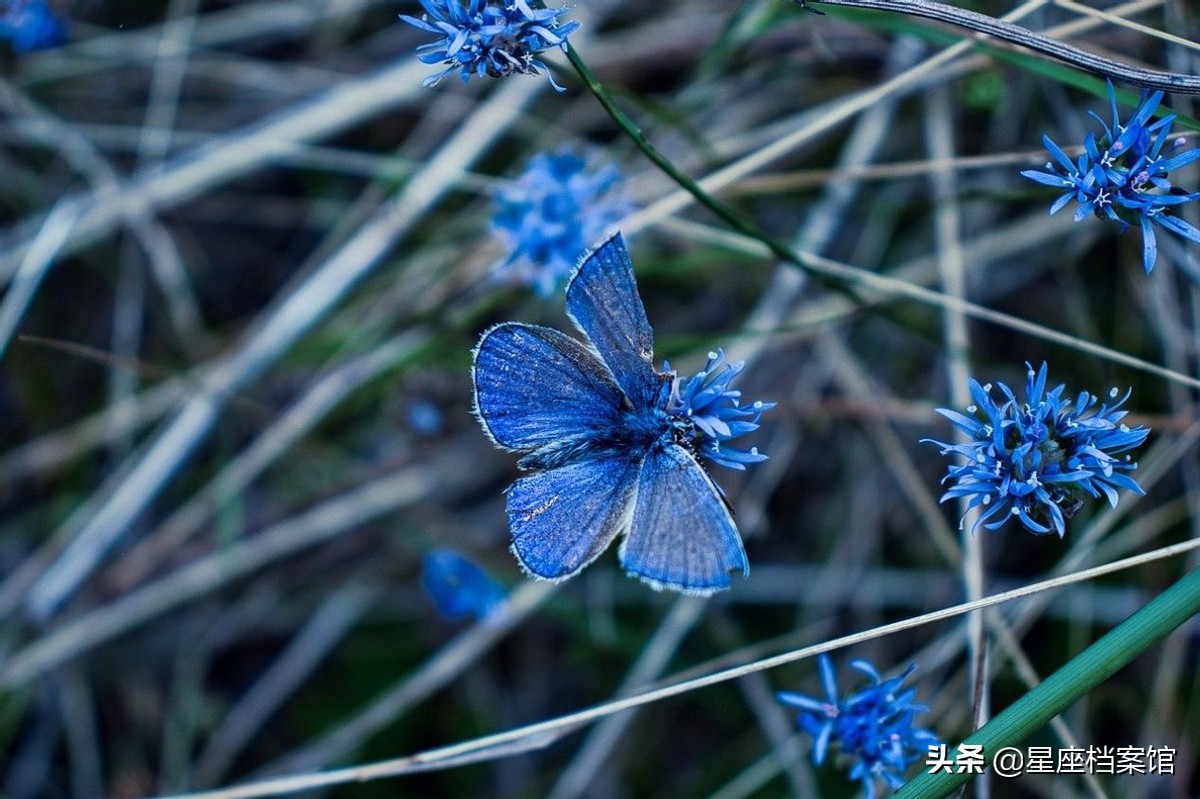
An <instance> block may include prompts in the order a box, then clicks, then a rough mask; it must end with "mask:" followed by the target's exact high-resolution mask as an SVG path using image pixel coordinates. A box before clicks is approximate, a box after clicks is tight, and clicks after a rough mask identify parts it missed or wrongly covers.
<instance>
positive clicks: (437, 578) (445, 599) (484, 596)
mask: <svg viewBox="0 0 1200 799" xmlns="http://www.w3.org/2000/svg"><path fill="white" fill-rule="evenodd" d="M421 585H422V587H424V589H425V593H427V594H428V595H429V598H430V599H432V600H433V604H434V606H435V607H436V608H437V610H438V613H440V614H441V615H442V617H443V618H447V619H462V618H466V617H473V618H476V619H485V618H487V617H489V616H491V615H492V614H493V613H496V612H498V611H500V610H501V609H502V608H503V607H505V605H506V604H507V602H508V599H507V596H508V595H507V593H506V592H505V590H504V588H503V587H502V586H501V585H500V584H499V583H497V582H496V581H495V580H493V579H492V578H491V577H489V576H488V574H487V573H486V572H485V571H484V570H483V569H481V568H479V567H478V566H476V565H475V564H474V563H472V562H471V561H470V560H468V559H467V558H465V557H463V556H462V555H460V554H458V553H457V552H455V551H454V550H451V549H435V550H433V551H432V552H430V553H429V554H428V555H426V556H425V561H424V564H423V566H422V568H421Z"/></svg>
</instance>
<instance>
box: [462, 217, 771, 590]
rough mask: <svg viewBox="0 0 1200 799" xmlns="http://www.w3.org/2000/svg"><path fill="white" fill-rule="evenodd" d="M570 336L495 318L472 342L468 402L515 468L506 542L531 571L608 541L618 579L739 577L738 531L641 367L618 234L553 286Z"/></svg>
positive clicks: (553, 575) (680, 583)
mask: <svg viewBox="0 0 1200 799" xmlns="http://www.w3.org/2000/svg"><path fill="white" fill-rule="evenodd" d="M567 312H568V315H569V316H570V318H571V319H572V321H574V322H575V325H576V327H578V328H579V330H580V331H581V332H582V333H583V335H584V336H585V337H586V340H587V343H586V344H585V343H582V342H580V341H578V340H576V339H574V338H572V337H570V336H568V335H566V334H564V333H561V332H559V331H557V330H554V329H552V328H546V327H539V326H535V325H525V324H521V323H516V322H506V323H503V324H500V325H496V326H495V327H493V328H491V329H489V330H488V331H486V332H485V333H484V334H483V336H482V337H481V338H480V342H479V346H478V347H477V348H476V350H475V372H474V378H475V409H476V414H477V416H478V418H479V421H480V424H481V425H482V426H483V428H484V430H485V431H486V432H487V433H488V435H489V436H490V437H491V438H492V440H493V442H494V443H496V444H497V445H498V446H500V447H503V448H505V449H509V450H512V451H515V452H520V453H522V454H523V457H522V458H521V460H520V461H519V462H518V465H519V466H520V467H521V468H522V469H524V470H526V471H528V472H529V474H527V475H526V476H523V477H521V478H520V479H518V480H517V481H516V482H515V483H513V485H512V486H511V487H510V488H509V489H508V491H507V492H506V493H507V497H506V505H507V508H506V509H507V514H508V521H509V528H510V530H511V531H512V536H513V540H512V550H513V553H514V554H515V555H516V557H517V560H518V561H519V562H520V564H521V566H522V567H523V568H524V569H525V571H526V572H528V573H529V574H530V575H532V576H534V577H538V578H541V579H547V580H562V579H566V578H567V577H570V576H572V575H574V574H576V573H577V572H578V571H579V570H581V569H582V568H583V567H584V566H586V565H587V564H588V563H590V562H591V561H592V560H594V559H595V558H596V557H598V556H599V555H600V553H601V552H603V551H604V550H605V549H607V548H608V546H609V545H610V544H611V542H612V541H613V540H614V539H617V538H620V539H622V542H621V546H620V549H619V551H618V556H619V558H620V560H621V563H622V565H623V566H624V568H625V570H626V572H627V573H629V574H630V575H632V576H635V577H638V578H639V579H641V580H643V581H644V582H647V583H649V584H650V585H651V586H653V587H655V588H669V589H672V590H677V591H681V592H684V593H692V594H711V593H713V592H715V591H718V590H722V589H725V588H727V587H728V586H729V575H728V573H729V571H730V570H735V569H736V570H741V571H743V572H746V571H747V570H748V566H747V563H746V556H745V552H744V551H743V549H742V543H741V538H740V537H739V535H738V532H737V528H736V526H735V525H734V523H733V519H732V517H731V516H730V514H729V510H728V508H727V506H726V504H725V502H724V499H723V497H722V496H721V494H720V491H719V490H718V489H717V487H716V485H715V484H714V483H713V482H712V480H711V479H710V478H709V476H708V474H707V472H706V471H705V470H704V468H703V467H702V466H701V465H700V464H699V462H698V461H697V459H696V455H695V452H694V450H693V448H692V445H691V442H692V439H693V437H694V430H693V428H692V426H691V422H690V421H689V420H688V419H686V418H681V417H680V416H678V415H675V414H672V413H671V408H670V403H671V397H672V388H673V386H674V383H675V375H674V373H671V372H667V373H663V372H659V371H657V370H656V369H654V367H653V366H652V365H651V364H652V361H651V359H652V356H653V332H652V330H651V328H650V325H649V322H648V321H647V319H646V314H645V309H644V308H643V307H642V303H641V299H640V297H639V296H638V294H637V287H636V284H635V282H634V277H633V267H632V264H631V263H630V261H629V256H628V254H627V253H626V251H625V246H624V243H623V242H622V241H621V238H620V236H619V235H617V236H614V237H613V238H610V239H608V240H607V241H605V242H604V243H602V244H601V245H600V246H599V247H597V248H596V250H594V251H593V252H592V253H590V254H589V255H587V256H586V257H585V258H584V259H583V261H582V262H581V264H580V265H579V267H578V268H577V270H576V273H575V274H574V276H573V277H572V279H571V281H570V283H569V284H568V287H567Z"/></svg>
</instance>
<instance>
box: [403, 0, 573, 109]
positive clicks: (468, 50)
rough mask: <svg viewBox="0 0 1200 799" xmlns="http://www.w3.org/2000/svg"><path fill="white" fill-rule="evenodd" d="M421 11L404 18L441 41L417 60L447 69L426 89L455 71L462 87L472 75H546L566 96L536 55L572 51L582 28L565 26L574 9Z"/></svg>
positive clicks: (446, 1) (460, 5)
mask: <svg viewBox="0 0 1200 799" xmlns="http://www.w3.org/2000/svg"><path fill="white" fill-rule="evenodd" d="M421 6H422V7H423V8H424V9H425V13H424V14H422V15H421V16H420V17H419V18H418V17H413V16H409V15H408V14H401V15H400V19H402V20H403V21H405V22H407V23H408V24H409V25H412V26H413V27H414V28H418V29H420V30H422V31H425V32H426V33H432V34H434V35H435V36H437V37H438V39H437V40H436V41H432V42H427V43H426V44H423V45H421V46H420V47H418V48H417V58H418V59H420V60H421V61H422V62H423V63H426V64H443V65H445V69H443V70H441V71H440V72H436V73H434V74H433V75H430V76H429V77H427V78H426V79H425V80H424V81H423V82H422V85H424V86H433V85H435V84H436V83H437V82H438V81H440V80H441V79H442V78H444V77H446V76H447V75H449V74H450V73H451V72H458V74H459V77H461V78H462V81H463V83H466V82H467V81H468V80H470V79H471V76H473V75H478V76H480V77H482V76H485V75H488V76H491V77H494V78H500V77H505V76H507V75H511V74H513V73H514V72H516V73H520V74H523V75H546V76H547V77H549V79H550V84H551V85H552V86H554V88H555V90H556V91H560V92H561V91H564V89H563V87H561V86H559V85H558V84H557V83H555V82H554V78H553V76H551V75H550V71H549V69H547V67H546V65H545V64H544V63H543V62H542V61H541V60H540V59H538V58H537V54H538V53H540V52H542V51H544V50H548V49H550V48H551V47H558V48H560V49H562V50H564V51H565V50H566V49H567V37H568V36H570V35H571V33H573V32H574V31H575V29H576V28H578V27H579V23H578V22H576V21H571V22H562V21H560V18H561V17H562V16H563V15H564V14H566V13H568V12H569V11H570V8H533V7H531V6H530V5H529V3H528V2H527V0H503V2H492V1H488V2H485V0H421Z"/></svg>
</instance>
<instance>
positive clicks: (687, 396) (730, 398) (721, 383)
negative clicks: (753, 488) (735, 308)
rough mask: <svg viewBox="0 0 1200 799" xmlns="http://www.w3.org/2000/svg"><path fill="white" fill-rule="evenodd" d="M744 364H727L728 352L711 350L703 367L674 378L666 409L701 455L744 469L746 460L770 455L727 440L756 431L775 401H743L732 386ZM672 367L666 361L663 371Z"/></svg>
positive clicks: (733, 467) (723, 464) (754, 460)
mask: <svg viewBox="0 0 1200 799" xmlns="http://www.w3.org/2000/svg"><path fill="white" fill-rule="evenodd" d="M745 367H746V365H745V363H742V362H740V361H739V362H738V363H734V364H728V363H725V353H724V352H723V351H722V350H720V349H718V350H717V351H716V352H710V353H709V354H708V362H707V363H706V364H705V365H704V369H703V370H701V371H699V372H697V373H696V374H694V375H692V376H691V377H688V378H683V377H676V378H675V384H674V386H673V387H672V388H671V402H670V404H669V405H668V406H667V412H668V413H670V414H671V415H673V416H674V417H676V419H678V420H679V421H680V423H681V424H683V425H685V426H686V427H687V429H688V431H689V432H690V433H691V434H692V436H693V439H694V441H695V444H696V450H697V451H698V452H699V454H700V455H701V456H703V457H704V458H706V459H707V460H710V461H712V462H713V463H719V464H721V465H722V466H728V467H729V468H731V469H741V470H744V469H745V468H746V464H747V463H761V462H762V461H765V460H766V459H767V456H766V455H763V454H761V453H760V452H759V451H758V447H751V448H750V449H749V450H741V449H734V448H733V447H728V446H725V444H726V442H728V441H731V440H732V439H735V438H737V437H738V436H742V435H745V434H746V433H751V432H753V431H755V430H757V429H758V427H759V419H761V418H762V415H763V412H764V411H769V410H771V409H772V408H774V407H775V403H774V402H761V401H758V402H753V403H750V404H749V405H742V404H741V398H742V392H741V391H738V390H737V389H734V388H730V386H731V385H732V384H733V379H734V378H735V377H737V376H738V375H739V374H741V372H742V369H744V368H745ZM670 369H671V367H670V365H669V364H664V366H663V370H664V371H670Z"/></svg>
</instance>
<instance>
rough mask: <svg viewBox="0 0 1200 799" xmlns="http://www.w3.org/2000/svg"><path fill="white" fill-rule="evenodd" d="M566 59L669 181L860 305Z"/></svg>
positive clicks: (579, 63) (575, 59) (843, 285)
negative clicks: (650, 135)
mask: <svg viewBox="0 0 1200 799" xmlns="http://www.w3.org/2000/svg"><path fill="white" fill-rule="evenodd" d="M567 58H568V59H570V61H571V66H573V67H575V71H576V72H577V73H579V77H580V79H581V80H582V81H583V82H584V84H585V85H586V86H587V87H588V89H589V90H590V91H591V92H592V94H593V95H594V96H595V97H596V99H597V100H598V101H600V105H602V106H603V107H604V110H605V111H607V112H608V115H609V116H610V117H612V119H613V121H614V122H616V123H617V126H618V127H619V128H621V130H623V131H624V132H625V133H626V135H628V136H629V138H630V139H632V140H633V143H634V144H636V145H637V147H638V149H639V150H641V151H642V152H643V153H644V154H645V155H646V157H647V158H649V159H650V161H651V162H653V164H654V165H655V166H657V167H658V168H659V169H661V170H662V171H663V172H665V173H666V175H667V177H669V178H671V180H673V181H675V182H676V183H678V184H679V185H680V186H681V187H682V188H683V189H684V190H685V191H687V192H688V193H689V194H691V195H692V196H693V197H695V198H696V201H697V202H699V203H700V204H701V205H703V206H704V207H705V208H707V209H708V210H710V211H712V212H713V213H714V214H716V215H717V216H718V217H720V218H721V219H722V220H724V221H725V222H726V223H728V224H729V226H730V227H732V228H733V229H734V230H736V231H738V232H739V233H742V234H744V235H746V236H749V237H750V238H752V239H757V240H758V241H761V242H762V243H763V244H765V245H766V246H767V248H768V249H769V250H770V251H771V253H772V254H773V255H774V256H775V257H776V258H778V259H779V260H781V261H784V262H785V263H789V264H791V265H792V266H795V267H797V268H799V269H800V270H802V271H804V272H806V273H808V275H809V276H810V277H812V278H813V279H814V280H817V281H818V282H820V283H821V284H822V285H824V286H826V287H827V288H832V289H835V290H836V291H838V292H840V293H842V294H844V295H846V296H848V297H849V298H850V299H851V300H853V301H854V302H855V303H859V304H860V303H861V300H860V299H859V297H858V295H857V294H856V293H855V292H854V290H853V289H852V288H851V287H850V285H849V283H847V282H846V281H842V280H839V279H837V278H832V277H830V276H829V275H826V274H822V273H821V272H818V271H816V270H814V269H812V268H811V267H809V266H808V265H807V264H805V263H804V262H803V261H801V260H800V258H799V256H797V255H796V252H795V250H793V249H792V248H791V247H789V246H787V245H786V244H784V243H783V242H781V241H779V240H778V239H776V238H774V237H773V236H771V234H769V233H767V232H766V231H765V230H763V229H762V228H761V227H759V225H758V223H757V222H755V221H754V220H753V219H751V218H750V217H748V216H746V215H745V214H743V213H741V212H740V211H738V210H736V209H734V208H733V207H731V206H729V205H727V204H725V203H723V202H721V201H720V200H718V199H717V198H716V197H714V196H713V195H712V194H709V193H708V192H707V191H705V190H704V187H703V186H701V185H700V184H699V183H697V182H696V181H695V180H693V179H692V178H691V177H689V176H688V175H686V174H685V173H684V172H682V171H680V169H679V167H677V166H675V164H674V163H672V162H671V160H670V159H669V158H667V157H666V156H665V155H663V154H662V153H661V152H659V151H658V148H657V147H655V146H654V145H653V144H651V143H650V141H649V140H648V139H647V138H646V136H645V134H643V133H642V129H641V128H639V127H638V126H637V124H636V123H635V122H634V121H633V120H632V119H630V118H629V116H628V115H627V114H626V113H625V112H624V111H623V110H621V107H620V106H618V105H617V103H616V100H614V99H613V97H612V95H610V94H609V93H608V90H607V89H605V88H604V85H603V84H601V83H600V81H599V79H598V78H597V77H596V76H595V74H594V73H593V72H592V71H591V69H589V68H588V65H587V64H585V63H584V61H583V59H582V58H580V56H579V53H578V52H576V50H575V48H574V47H572V46H571V45H570V44H568V45H567Z"/></svg>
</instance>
